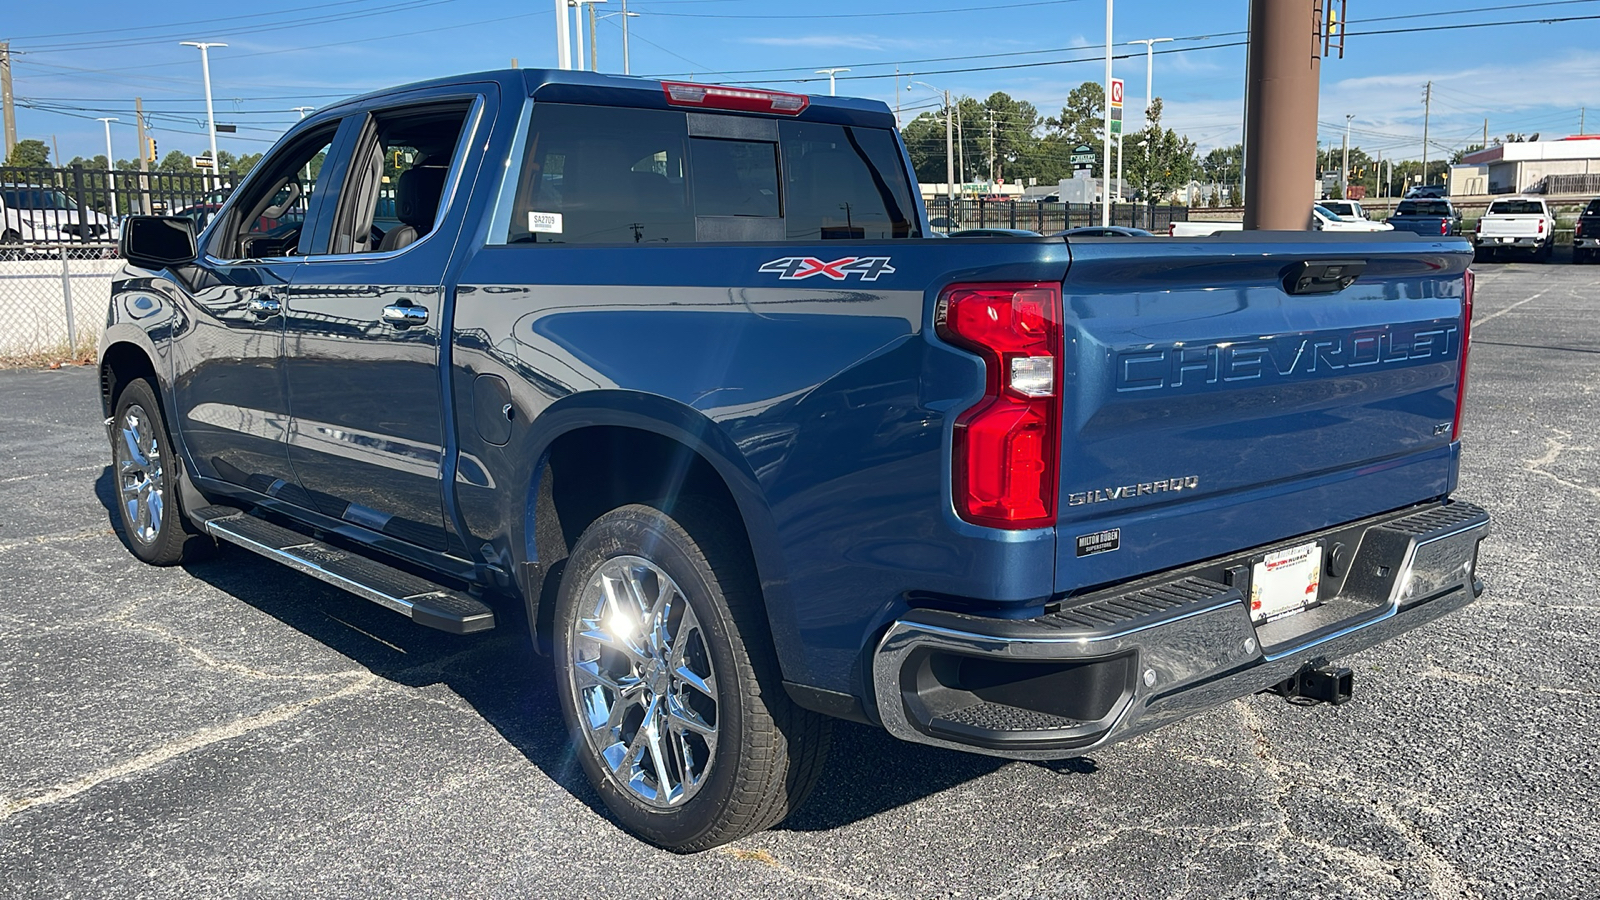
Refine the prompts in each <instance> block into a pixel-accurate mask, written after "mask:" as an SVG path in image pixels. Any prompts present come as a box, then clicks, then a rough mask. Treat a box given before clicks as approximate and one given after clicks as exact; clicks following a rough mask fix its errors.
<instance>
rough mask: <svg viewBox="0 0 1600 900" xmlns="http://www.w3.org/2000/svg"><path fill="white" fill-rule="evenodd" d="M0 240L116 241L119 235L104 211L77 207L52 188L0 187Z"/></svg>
mask: <svg viewBox="0 0 1600 900" xmlns="http://www.w3.org/2000/svg"><path fill="white" fill-rule="evenodd" d="M0 223H3V224H0V243H5V244H22V243H35V244H54V243H61V242H63V241H78V242H82V241H96V242H109V241H115V240H116V239H117V238H118V236H119V235H120V234H121V231H120V229H119V228H118V227H117V223H116V222H114V221H112V219H111V217H109V216H107V215H106V214H105V213H103V212H100V211H98V210H93V209H82V208H79V206H78V202H77V201H76V200H73V199H72V198H71V197H68V196H67V195H66V194H65V193H64V192H62V191H60V190H57V189H56V188H53V187H32V186H25V185H16V186H8V187H5V188H0Z"/></svg>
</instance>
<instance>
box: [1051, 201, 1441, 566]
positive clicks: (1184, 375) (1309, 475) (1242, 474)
mask: <svg viewBox="0 0 1600 900" xmlns="http://www.w3.org/2000/svg"><path fill="white" fill-rule="evenodd" d="M1072 251H1073V261H1072V268H1071V270H1070V273H1069V275H1068V277H1067V280H1066V282H1065V284H1064V286H1063V299H1064V304H1065V320H1064V325H1065V328H1064V336H1065V340H1066V355H1065V371H1066V382H1065V386H1064V391H1063V393H1064V397H1063V404H1064V409H1063V419H1062V421H1063V425H1062V446H1063V453H1062V466H1061V495H1060V511H1059V517H1058V522H1059V525H1058V529H1057V565H1056V588H1057V590H1060V591H1073V590H1077V589H1081V588H1088V587H1091V586H1094V585H1098V584H1104V583H1107V582H1110V581H1115V580H1118V579H1121V578H1126V577H1130V576H1133V575H1136V574H1141V573H1148V572H1151V571H1157V570H1160V569H1162V568H1166V567H1170V566H1175V565H1179V564H1182V563H1185V562H1189V561H1193V560H1198V559H1204V558H1208V557H1211V556H1216V555H1221V554H1223V553H1228V552H1232V551H1234V550H1239V549H1243V548H1246V547H1251V546H1258V545H1260V544H1263V543H1267V542H1271V541H1276V540H1280V539H1283V538H1285V537H1288V536H1292V535H1298V534H1304V533H1307V532H1310V531H1314V530H1316V529H1319V528H1323V527H1326V526H1329V525H1332V524H1336V523H1341V522H1346V521H1350V520H1353V519H1356V518H1360V517H1362V516H1367V515H1374V514H1376V513H1379V512H1383V511H1385V510H1389V509H1395V508H1398V507H1401V506H1404V505H1407V504H1411V503H1416V502H1420V501H1423V500H1427V499H1430V498H1433V497H1438V496H1441V495H1443V494H1445V493H1447V492H1448V491H1449V490H1450V488H1451V487H1453V485H1452V484H1450V480H1451V479H1452V478H1453V472H1454V465H1453V459H1454V455H1455V453H1456V450H1457V446H1456V445H1454V444H1453V443H1452V435H1451V423H1452V418H1453V416H1454V412H1455V405H1456V398H1457V379H1458V376H1459V364H1460V359H1461V351H1462V347H1461V338H1462V327H1461V326H1462V322H1461V315H1462V306H1463V303H1462V298H1463V293H1464V278H1463V273H1464V271H1465V269H1466V266H1467V263H1468V262H1469V261H1470V259H1471V250H1470V247H1469V246H1468V245H1467V244H1466V243H1465V242H1463V241H1460V240H1458V239H1441V240H1440V241H1436V242H1428V243H1424V242H1420V241H1417V240H1416V239H1415V238H1413V237H1411V236H1410V235H1406V236H1404V237H1399V236H1393V237H1390V236H1373V235H1321V236H1319V237H1316V238H1311V237H1306V236H1301V235H1283V234H1273V235H1266V234H1260V233H1250V234H1241V235H1226V236H1219V237H1215V238H1209V239H1205V240H1197V241H1192V242H1190V241H1163V242H1160V243H1159V244H1152V243H1148V242H1141V241H1123V242H1120V243H1114V242H1093V243H1090V242H1082V241H1080V242H1074V243H1073V244H1072ZM1307 260H1311V261H1327V260H1361V261H1364V262H1365V270H1364V272H1363V274H1362V275H1361V277H1360V278H1359V280H1358V281H1356V282H1355V283H1354V284H1353V285H1351V286H1350V287H1348V288H1346V289H1345V290H1343V291H1341V292H1338V293H1327V294H1310V295H1292V294H1290V293H1288V292H1287V291H1286V289H1285V284H1284V276H1285V274H1286V273H1287V272H1288V271H1289V270H1290V268H1291V267H1293V266H1295V265H1296V264H1298V263H1300V262H1301V261H1307ZM1113 531H1114V532H1115V535H1114V536H1113V535H1112V534H1111V532H1113Z"/></svg>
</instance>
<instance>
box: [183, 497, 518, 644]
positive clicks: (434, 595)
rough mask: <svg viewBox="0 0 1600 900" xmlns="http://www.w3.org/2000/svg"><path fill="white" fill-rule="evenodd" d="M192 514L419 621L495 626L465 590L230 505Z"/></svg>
mask: <svg viewBox="0 0 1600 900" xmlns="http://www.w3.org/2000/svg"><path fill="white" fill-rule="evenodd" d="M191 518H192V519H193V520H194V522H195V524H197V525H200V526H201V527H203V528H204V529H205V531H206V533H207V534H209V535H211V536H212V537H215V538H217V539H218V540H223V541H227V542H228V543H230V544H238V545H239V546H241V547H243V548H245V549H246V550H249V551H251V552H252V553H259V554H261V555H262V556H265V557H266V558H268V559H271V560H274V561H276V562H280V563H283V564H284V565H286V566H288V567H289V568H291V569H295V570H297V571H300V572H304V573H305V574H307V575H310V576H311V577H312V578H317V579H320V580H322V581H326V582H327V583H329V584H331V585H333V586H335V587H339V588H343V589H345V590H347V591H349V592H350V593H352V594H355V595H356V596H358V597H365V598H366V599H368V600H371V601H372V602H373V603H376V604H378V605H379V606H383V607H387V608H389V609H392V610H394V611H395V612H397V613H400V614H402V615H406V616H410V617H411V620H412V621H413V622H416V623H417V624H419V625H427V626H428V627H430V628H437V629H439V630H440V631H448V632H450V633H451V634H472V633H474V632H478V631H488V630H489V629H491V628H493V627H494V610H492V609H490V608H489V607H488V606H485V605H484V604H483V603H482V602H481V601H479V600H477V599H476V598H474V597H471V596H469V595H467V594H465V593H463V592H461V591H457V590H452V589H450V588H447V587H445V586H444V585H441V584H435V583H434V582H432V581H429V580H427V579H425V578H419V577H417V576H416V575H412V574H411V573H409V572H403V571H401V570H399V569H396V568H394V567H392V566H387V565H384V564H383V563H380V562H377V561H376V560H373V559H370V558H368V557H365V556H362V555H360V554H357V553H351V552H349V551H346V550H341V549H339V548H338V547H334V546H331V545H329V544H325V543H323V542H322V541H319V540H316V539H315V538H310V537H307V536H306V535H303V534H301V533H299V532H298V531H291V530H289V529H287V528H283V527H281V526H278V525H274V524H272V523H271V522H268V521H267V520H265V519H261V518H258V517H256V516H252V515H250V514H248V513H245V512H242V511H240V510H237V509H233V508H232V507H225V506H210V507H206V508H205V509H201V510H197V511H196V512H195V513H194V514H192V516H191Z"/></svg>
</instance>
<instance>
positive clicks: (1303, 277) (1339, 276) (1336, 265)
mask: <svg viewBox="0 0 1600 900" xmlns="http://www.w3.org/2000/svg"><path fill="white" fill-rule="evenodd" d="M1366 269H1367V261H1366V260H1364V259H1325V260H1321V261H1313V260H1309V259H1308V260H1305V261H1304V262H1298V263H1295V264H1294V265H1292V266H1290V267H1289V269H1288V271H1286V272H1285V273H1284V275H1283V289H1284V290H1285V291H1287V292H1288V293H1290V294H1337V293H1339V292H1340V291H1342V290H1344V289H1345V288H1347V287H1349V286H1350V285H1352V284H1355V281H1356V279H1357V278H1360V277H1361V273H1362V272H1365V271H1366Z"/></svg>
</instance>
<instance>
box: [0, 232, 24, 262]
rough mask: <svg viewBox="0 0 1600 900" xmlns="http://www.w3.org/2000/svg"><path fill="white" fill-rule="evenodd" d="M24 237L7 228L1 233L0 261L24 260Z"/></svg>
mask: <svg viewBox="0 0 1600 900" xmlns="http://www.w3.org/2000/svg"><path fill="white" fill-rule="evenodd" d="M23 253H24V251H23V248H22V235H20V234H18V233H17V232H16V231H14V230H12V229H10V228H7V229H6V230H5V232H4V233H0V260H17V259H22V258H23Z"/></svg>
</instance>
